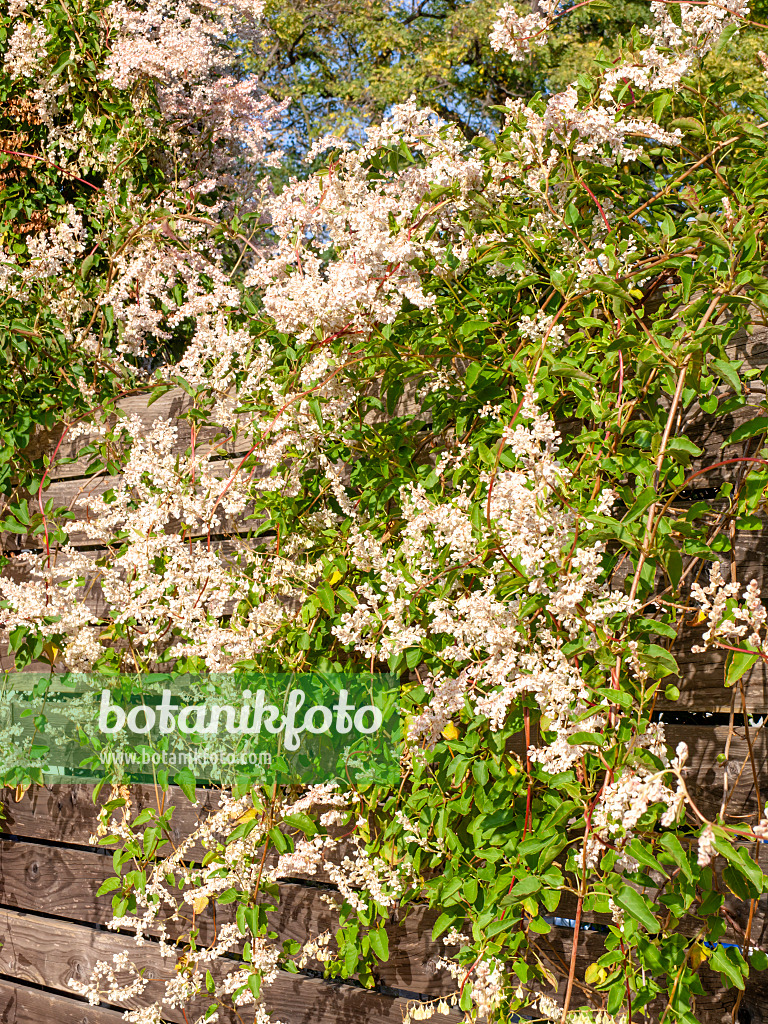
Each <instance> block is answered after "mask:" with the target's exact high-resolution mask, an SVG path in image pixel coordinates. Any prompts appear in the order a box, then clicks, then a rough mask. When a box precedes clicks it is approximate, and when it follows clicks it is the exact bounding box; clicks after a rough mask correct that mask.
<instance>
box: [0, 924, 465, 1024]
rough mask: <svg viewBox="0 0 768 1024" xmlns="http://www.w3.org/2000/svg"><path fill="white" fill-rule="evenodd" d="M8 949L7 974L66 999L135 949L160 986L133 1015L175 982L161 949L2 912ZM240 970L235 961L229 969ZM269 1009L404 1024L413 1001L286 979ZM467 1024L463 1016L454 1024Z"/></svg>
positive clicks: (322, 1021) (301, 1016) (330, 1021)
mask: <svg viewBox="0 0 768 1024" xmlns="http://www.w3.org/2000/svg"><path fill="white" fill-rule="evenodd" d="M0 942H2V947H0V974H4V975H6V976H10V977H12V978H18V979H20V980H23V981H31V982H33V983H34V984H38V985H45V986H46V987H47V988H51V989H55V990H57V991H60V992H68V991H71V989H70V987H69V981H70V979H74V980H76V981H79V982H87V981H88V979H89V978H90V976H91V972H92V970H93V968H94V967H95V965H96V963H97V961H99V960H104V961H107V962H111V961H112V957H113V955H114V954H116V953H120V952H122V951H123V950H124V949H126V948H128V952H129V958H130V960H131V961H133V963H135V964H136V966H137V968H144V969H146V974H147V975H148V976H149V977H151V978H152V979H153V980H152V981H151V982H150V983H149V985H148V986H147V989H146V991H145V992H144V993H143V994H142V995H141V996H135V997H132V998H128V999H125V1000H119V1001H118V1002H117V1005H119V1006H123V1007H126V1008H134V1007H138V1006H146V1005H148V1004H149V1003H151V1002H153V1001H154V1000H156V999H158V998H159V997H160V995H161V994H162V988H163V984H164V982H165V981H167V980H168V979H170V978H173V977H174V976H175V971H174V964H173V963H170V962H169V960H168V959H164V958H163V957H162V956H161V955H160V948H159V946H158V945H157V944H156V943H154V942H151V941H149V942H145V943H144V944H143V945H142V946H140V947H137V946H130V947H128V944H127V943H126V937H125V936H119V935H114V934H112V933H109V932H105V931H99V930H95V929H92V928H88V927H85V926H83V925H77V924H72V923H70V922H67V921H57V920H53V919H51V918H41V917H37V916H35V915H31V914H22V913H18V912H16V911H11V910H2V911H0ZM232 966H233V964H232V961H228V962H227V964H226V968H227V969H231V968H232ZM212 967H213V969H214V970H216V971H217V973H220V972H221V971H222V970H224V969H225V964H224V962H223V961H219V962H218V963H214V964H212ZM208 1003H209V1000H208V999H198V1000H196V1001H195V1002H194V1003H193V1004H191V1005H190V1006H189V1007H188V1010H187V1012H188V1014H189V1013H190V1011H191V1012H192V1013H198V1014H199V1013H201V1012H204V1011H205V1008H206V1007H207V1005H208ZM264 1003H265V1005H266V1007H267V1009H268V1010H270V1011H274V1012H275V1013H276V1014H277V1015H278V1016H279V1018H280V1019H281V1020H282V1021H284V1022H285V1024H300V1022H301V1024H305V1022H306V1021H308V1020H312V1021H313V1024H357V1022H358V1021H359V1020H360V1019H361V1018H362V1017H364V1018H365V1020H366V1021H367V1024H395V1022H397V1024H400V1022H401V1021H402V1017H403V1013H404V1010H405V1007H406V1005H407V1000H406V999H403V998H399V997H392V996H386V995H380V994H378V993H375V992H367V991H365V990H363V989H359V988H355V987H353V986H352V985H349V984H333V983H330V982H326V981H322V980H320V979H316V978H309V977H306V976H303V975H291V974H288V973H286V972H284V971H281V972H280V973H279V974H278V977H277V978H276V980H275V981H274V982H273V983H272V984H271V985H270V986H268V987H267V988H266V989H265V992H264ZM241 1012H242V1010H241ZM246 1012H247V1011H246ZM163 1016H164V1017H165V1018H167V1019H168V1020H169V1021H172V1022H174V1024H184V1016H183V1015H182V1013H181V1011H180V1010H178V1009H167V1010H164V1011H163ZM460 1019H461V1015H460V1014H458V1013H457V1012H455V1011H454V1012H453V1013H452V1015H451V1016H450V1017H448V1018H447V1020H448V1021H458V1020H460ZM220 1020H221V1021H226V1022H230V1021H231V1022H233V1024H234V1021H236V1020H237V1014H236V1013H234V1012H233V1011H227V1009H226V1008H222V1011H221V1013H220Z"/></svg>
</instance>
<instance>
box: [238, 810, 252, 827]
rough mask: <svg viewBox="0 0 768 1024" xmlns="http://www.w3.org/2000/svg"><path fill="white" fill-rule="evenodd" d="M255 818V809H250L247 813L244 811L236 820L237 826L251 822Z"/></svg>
mask: <svg viewBox="0 0 768 1024" xmlns="http://www.w3.org/2000/svg"><path fill="white" fill-rule="evenodd" d="M255 817H256V808H255V807H250V808H249V809H248V810H247V811H244V812H243V813H242V814H241V815H240V817H239V818H238V819H237V824H238V825H242V824H243V822H245V821H253V819H254V818H255Z"/></svg>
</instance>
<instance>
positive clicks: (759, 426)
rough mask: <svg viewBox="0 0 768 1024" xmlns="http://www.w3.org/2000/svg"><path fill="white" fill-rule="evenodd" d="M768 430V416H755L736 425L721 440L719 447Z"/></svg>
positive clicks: (724, 446)
mask: <svg viewBox="0 0 768 1024" xmlns="http://www.w3.org/2000/svg"><path fill="white" fill-rule="evenodd" d="M766 430H768V416H755V418H754V419H751V420H749V422H748V423H742V424H741V426H740V427H736V429H735V430H734V432H733V433H732V434H731V435H730V436H729V437H728V438H726V440H725V441H723V443H722V445H721V447H722V448H727V446H728V445H729V444H736V443H737V441H746V440H747V438H749V437H756V436H757V435H758V434H762V433H764V432H765V431H766Z"/></svg>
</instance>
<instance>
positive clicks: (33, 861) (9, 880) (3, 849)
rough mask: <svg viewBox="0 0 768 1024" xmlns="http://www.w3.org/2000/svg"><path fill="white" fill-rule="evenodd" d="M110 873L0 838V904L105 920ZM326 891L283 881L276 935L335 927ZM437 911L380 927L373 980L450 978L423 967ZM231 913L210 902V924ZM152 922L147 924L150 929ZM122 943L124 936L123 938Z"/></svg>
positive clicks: (76, 857) (96, 857)
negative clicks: (381, 956)
mask: <svg viewBox="0 0 768 1024" xmlns="http://www.w3.org/2000/svg"><path fill="white" fill-rule="evenodd" d="M113 875H114V871H113V870H112V858H111V857H106V856H104V855H103V854H102V853H99V852H97V851H95V850H93V851H92V850H82V849H67V848H65V847H57V846H42V845H38V844H33V843H24V842H9V841H7V840H6V841H5V842H3V841H0V904H2V905H4V906H6V907H8V908H11V909H14V910H25V911H34V912H35V913H38V914H47V915H50V916H51V917H59V918H64V919H67V920H71V921H75V922H77V921H88V922H91V923H93V924H102V925H104V924H107V922H108V921H110V920H111V918H112V900H111V896H109V895H107V896H101V897H97V895H96V893H97V892H98V889H99V887H100V886H101V884H102V882H103V881H104V880H105V879H106V878H110V877H112V876H113ZM322 895H325V896H328V895H329V893H328V892H327V890H321V889H318V888H313V887H311V886H307V885H297V884H294V883H290V882H284V883H282V884H281V885H280V902H279V905H278V908H277V910H276V911H274V912H273V913H272V914H271V915H270V921H271V926H272V928H273V929H274V930H275V931H276V932H277V934H278V936H279V937H280V940H281V941H283V940H296V941H298V942H306V940H307V939H308V938H311V937H315V936H317V935H319V934H321V933H322V932H324V931H327V930H331V931H332V932H333V931H335V930H336V928H337V927H338V915H336V914H335V913H334V911H333V910H332V908H331V907H330V906H328V904H327V903H326V902H325V901H324V899H322V898H321V897H322ZM186 910H187V911H188V915H187V916H186V917H185V916H184V915H182V920H181V921H179V922H173V921H171V922H166V925H167V928H168V932H169V934H170V937H171V939H173V940H176V939H178V938H179V937H180V936H182V935H183V934H184V933H186V932H188V931H189V929H190V927H192V923H193V922H192V917H193V915H192V910H191V908H190V907H186ZM436 918H437V913H435V912H431V911H426V910H425V908H417V909H416V912H415V913H413V914H412V915H410V916H409V917H408V918H406V920H405V921H403V922H402V923H399V924H395V923H392V924H391V925H390V926H389V927H388V934H389V948H390V954H391V955H390V959H389V961H388V962H387V963H386V964H381V965H380V967H379V968H378V969H377V972H376V973H377V976H378V977H379V978H380V980H381V981H382V982H383V983H384V984H385V985H387V986H388V987H389V988H393V989H403V990H406V991H409V992H419V993H423V994H429V995H441V994H444V993H450V992H451V991H452V990H453V985H452V983H451V982H450V979H449V978H447V977H446V976H445V974H444V973H443V974H441V975H436V974H435V973H434V972H433V971H432V970H431V969H428V968H427V967H426V964H427V961H428V960H429V959H430V957H432V956H433V955H434V945H433V943H432V940H431V933H432V926H433V924H434V922H435V920H436ZM231 920H234V910H233V908H232V906H231V905H227V906H221V907H218V908H217V909H216V923H217V925H218V927H221V925H222V924H225V923H227V922H228V921H231ZM194 926H195V927H196V928H198V929H199V930H200V942H202V943H204V944H206V945H208V944H209V943H211V942H212V941H213V939H214V936H215V926H214V920H213V913H212V910H211V908H210V907H208V908H206V910H204V911H203V913H202V914H198V915H196V916H195V919H194ZM158 931H159V929H150V932H149V934H155V935H156V934H157V932H158ZM126 941H127V943H128V942H129V941H130V940H126Z"/></svg>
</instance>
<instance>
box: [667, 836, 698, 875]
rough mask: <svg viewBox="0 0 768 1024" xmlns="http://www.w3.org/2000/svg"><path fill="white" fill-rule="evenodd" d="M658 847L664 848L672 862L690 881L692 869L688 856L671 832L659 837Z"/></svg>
mask: <svg viewBox="0 0 768 1024" xmlns="http://www.w3.org/2000/svg"><path fill="white" fill-rule="evenodd" d="M660 845H661V846H663V847H664V849H665V850H666V851H667V853H669V855H670V856H671V857H672V860H673V861H674V862H675V864H677V866H678V867H679V868H680V870H681V871H682V872H683V874H684V875H685V877H686V878H687V879H688V880H689V881H692V880H693V869H692V868H691V862H690V859H689V855H688V854H687V853H686V852H685V850H684V849H683V845H682V843H681V842H680V840H679V839H678V838H677V836H676V835H675V834H674V833H673V832H665V833H664V835H663V836H662V837H661V843H660Z"/></svg>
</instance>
